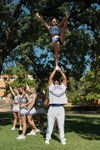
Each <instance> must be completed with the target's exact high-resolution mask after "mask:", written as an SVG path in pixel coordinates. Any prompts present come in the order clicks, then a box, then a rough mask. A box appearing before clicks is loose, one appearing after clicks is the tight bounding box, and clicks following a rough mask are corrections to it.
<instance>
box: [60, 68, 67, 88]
mask: <svg viewBox="0 0 100 150" xmlns="http://www.w3.org/2000/svg"><path fill="white" fill-rule="evenodd" d="M58 69H59V72H60V73H61V75H62V78H63V84H64V85H65V86H67V78H66V75H65V74H64V72H63V71H62V70H61V68H60V67H58Z"/></svg>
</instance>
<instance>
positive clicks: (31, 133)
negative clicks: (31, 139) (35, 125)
mask: <svg viewBox="0 0 100 150" xmlns="http://www.w3.org/2000/svg"><path fill="white" fill-rule="evenodd" d="M35 134H36V133H35V132H34V131H31V132H30V133H28V134H27V135H35Z"/></svg>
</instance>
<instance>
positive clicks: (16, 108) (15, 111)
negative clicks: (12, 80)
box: [9, 85, 22, 130]
mask: <svg viewBox="0 0 100 150" xmlns="http://www.w3.org/2000/svg"><path fill="white" fill-rule="evenodd" d="M9 88H10V91H11V93H12V95H13V96H14V105H13V116H14V123H13V127H12V129H11V130H15V128H16V124H17V117H18V119H19V126H20V127H19V130H22V127H21V125H22V123H21V117H20V106H19V91H18V90H17V89H15V90H14V91H13V89H12V88H11V86H10V85H9Z"/></svg>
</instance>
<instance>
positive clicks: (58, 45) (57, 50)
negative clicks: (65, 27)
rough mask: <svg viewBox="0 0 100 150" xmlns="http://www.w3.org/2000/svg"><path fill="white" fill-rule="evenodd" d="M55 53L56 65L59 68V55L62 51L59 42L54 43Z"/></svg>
mask: <svg viewBox="0 0 100 150" xmlns="http://www.w3.org/2000/svg"><path fill="white" fill-rule="evenodd" d="M53 46H54V51H55V65H56V66H58V54H59V50H60V43H59V41H57V42H55V43H54V45H53Z"/></svg>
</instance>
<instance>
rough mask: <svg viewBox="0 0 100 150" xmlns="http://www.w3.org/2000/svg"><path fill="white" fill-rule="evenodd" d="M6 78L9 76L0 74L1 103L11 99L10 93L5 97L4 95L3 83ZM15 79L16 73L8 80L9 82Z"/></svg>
mask: <svg viewBox="0 0 100 150" xmlns="http://www.w3.org/2000/svg"><path fill="white" fill-rule="evenodd" d="M8 79H9V76H8V75H6V74H4V75H1V76H0V102H1V103H4V102H6V103H9V102H10V100H11V94H8V95H7V96H6V97H4V92H5V83H6V80H8ZM16 79H17V75H14V76H13V77H11V78H10V79H9V80H10V82H13V81H14V80H16Z"/></svg>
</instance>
